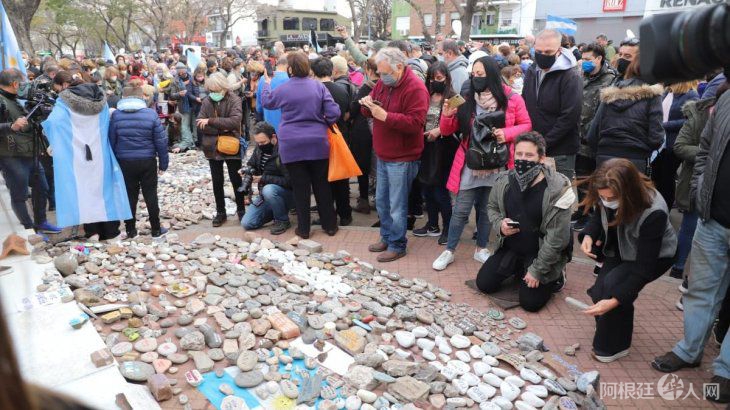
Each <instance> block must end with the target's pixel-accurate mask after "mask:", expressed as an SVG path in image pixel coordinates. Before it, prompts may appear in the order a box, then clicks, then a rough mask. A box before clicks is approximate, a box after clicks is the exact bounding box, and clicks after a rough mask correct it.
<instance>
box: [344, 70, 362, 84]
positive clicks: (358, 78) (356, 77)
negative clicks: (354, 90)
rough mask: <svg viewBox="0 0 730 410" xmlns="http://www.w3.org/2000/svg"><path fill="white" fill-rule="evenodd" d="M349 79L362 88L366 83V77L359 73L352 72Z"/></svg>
mask: <svg viewBox="0 0 730 410" xmlns="http://www.w3.org/2000/svg"><path fill="white" fill-rule="evenodd" d="M348 77H349V78H350V81H351V82H352V83H353V84H355V85H356V86H358V87H360V86H362V83H363V81H365V76H364V75H363V74H362V73H361V72H359V71H350V73H349V74H348Z"/></svg>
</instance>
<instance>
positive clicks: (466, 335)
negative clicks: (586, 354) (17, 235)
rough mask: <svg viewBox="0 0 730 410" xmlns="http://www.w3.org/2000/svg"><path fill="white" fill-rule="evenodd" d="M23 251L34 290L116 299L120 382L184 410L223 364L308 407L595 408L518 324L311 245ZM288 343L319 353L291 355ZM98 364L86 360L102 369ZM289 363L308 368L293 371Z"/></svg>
mask: <svg viewBox="0 0 730 410" xmlns="http://www.w3.org/2000/svg"><path fill="white" fill-rule="evenodd" d="M33 254H34V256H35V257H36V258H41V259H48V260H50V259H51V258H53V260H54V262H55V263H54V265H55V269H54V268H50V269H49V272H48V273H47V275H46V276H45V277H44V282H45V283H44V285H43V286H46V287H48V286H52V284H53V283H54V282H63V283H65V284H67V285H69V286H71V287H72V288H73V289H74V294H75V296H76V299H77V301H79V302H81V303H83V304H84V305H86V306H90V307H92V308H94V309H96V308H98V307H100V306H104V305H105V304H107V305H108V304H111V303H113V304H120V303H121V304H122V307H116V306H112V307H113V310H111V311H109V312H105V313H103V314H101V315H100V316H99V318H98V319H97V320H96V321H95V323H96V324H97V329H98V330H99V331H100V333H101V334H102V336H103V337H104V338H105V340H106V344H107V346H108V349H109V352H108V353H109V354H111V356H113V357H114V358H116V360H117V361H118V362H119V363H120V371H121V373H122V375H123V376H124V377H126V378H127V379H129V380H131V381H138V382H147V384H148V386H149V388H150V390H151V392H152V394H153V395H154V397H156V398H157V399H158V400H161V401H162V400H169V399H172V398H174V397H177V400H178V401H179V403H180V404H181V405H182V406H183V407H184V408H189V406H190V404H189V403H188V400H189V399H188V397H189V395H190V394H198V393H195V392H187V394H183V388H182V387H184V386H186V385H191V386H197V385H199V384H200V383H202V382H203V379H202V377H201V373H205V372H210V371H215V372H216V374H217V375H218V376H220V377H222V376H223V369H224V368H226V367H228V366H237V367H238V369H239V370H240V373H238V375H237V376H236V377H235V384H236V385H237V386H238V387H242V388H251V389H253V391H254V392H255V394H256V395H257V396H258V397H259V398H260V399H261V400H267V399H272V398H274V399H276V400H277V401H278V400H283V401H284V402H285V403H286V402H287V401H288V403H290V405H291V406H292V407H293V406H294V403H297V404H299V405H300V406H301V408H308V406H311V405H313V403H314V402H315V401H316V400H317V399H318V398H322V399H324V400H323V401H321V402H320V404H319V406H318V408H320V409H342V408H346V409H350V410H353V409H366V410H367V409H404V408H411V409H415V408H476V407H478V408H481V409H510V408H513V407H514V408H517V409H522V410H527V409H533V408H543V409H557V408H561V409H570V408H577V406H582V407H583V408H587V409H598V408H603V407H605V406H604V405H603V403H602V402H601V401H600V399H598V395H597V394H596V392H595V389H596V388H597V386H598V380H599V374H598V372H596V371H590V372H585V373H581V372H578V371H576V368H575V367H574V366H571V365H570V364H569V363H568V362H567V361H566V360H565V358H564V357H563V356H560V355H559V354H557V353H554V352H549V351H547V348H546V346H545V345H544V342H543V340H542V338H541V337H540V336H539V335H537V334H534V333H531V332H528V331H527V329H526V327H527V323H525V321H524V320H522V319H520V318H519V317H511V318H506V317H505V314H504V313H503V312H501V311H499V310H497V309H491V310H489V311H487V312H480V311H477V310H475V309H473V308H471V307H470V306H468V305H466V304H455V303H451V302H450V295H449V292H447V291H446V290H444V289H442V288H439V287H437V286H434V285H433V284H431V283H428V282H426V281H424V280H422V279H418V278H415V279H408V278H405V277H402V276H400V275H398V274H397V273H394V272H388V271H385V270H377V269H375V268H374V267H373V266H372V265H370V264H369V263H367V262H365V261H361V260H358V259H357V258H354V257H352V256H351V255H350V254H349V253H347V252H346V251H338V252H337V253H328V252H324V251H323V250H322V247H321V245H320V244H318V243H316V242H314V241H311V240H298V238H292V239H291V240H289V241H287V242H282V243H272V242H271V241H269V240H268V239H261V238H258V237H255V236H254V235H252V234H250V233H247V234H246V237H245V239H231V238H221V237H219V236H214V235H211V234H203V235H201V236H199V237H198V238H196V240H195V241H193V242H192V243H190V244H184V243H180V242H178V241H177V238H176V236H175V235H174V234H171V235H168V237H167V238H166V241H164V242H154V241H149V240H145V239H140V240H139V241H131V242H122V243H121V244H118V245H108V244H101V243H88V244H79V243H69V242H65V243H59V244H56V245H50V244H46V243H38V244H36V246H35V249H34V251H33ZM124 305H128V306H126V307H125V306H124ZM297 336H300V337H301V339H302V341H303V342H304V343H305V344H307V345H313V346H314V347H315V348H316V350H317V351H318V352H319V354H318V355H317V356H315V357H308V356H306V355H304V354H303V353H302V351H301V350H300V349H298V348H296V347H295V346H292V345H291V344H290V342H291V341H292V339H293V338H296V337H297ZM332 345H335V346H337V347H339V348H340V349H342V350H344V351H345V352H347V353H348V354H350V355H352V356H353V357H354V363H353V365H352V366H351V367H350V368H349V369H348V371H347V372H346V374H345V376H344V377H342V376H340V375H338V374H337V373H334V372H333V371H331V370H330V369H328V368H327V367H325V366H323V365H322V363H323V362H325V361H326V359H327V356H328V353H329V352H331V349H332V347H333V346H332ZM109 354H104V353H97V356H96V358H94V357H92V360H94V361H95V363H96V362H99V363H101V364H102V365H103V364H104V363H108V361H109V360H108V356H109ZM297 359H303V360H304V365H305V367H306V368H307V369H316V372H315V373H314V374H313V375H310V374H309V373H308V372H302V371H300V370H297V369H296V368H293V367H292V362H293V361H294V360H297ZM191 362H192V363H191ZM280 365H284V369H285V371H283V372H280V371H279V368H280ZM185 368H190V370H187V371H184V369H185ZM181 369H183V371H181ZM292 371H293V372H295V373H297V374H298V375H299V376H301V380H300V379H295V378H292V377H291V372H292ZM322 381H326V383H324V387H322V386H323V383H322ZM219 390H220V391H221V392H222V393H223V394H225V395H226V396H227V397H226V399H225V403H224V404H225V406H227V407H224V408H229V409H235V408H240V409H245V408H247V407H246V406H245V403H244V401H243V399H242V398H240V397H237V396H235V395H234V394H233V388H232V386H230V385H228V384H225V383H224V384H223V385H221V387H220V388H219Z"/></svg>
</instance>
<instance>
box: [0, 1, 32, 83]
mask: <svg viewBox="0 0 730 410" xmlns="http://www.w3.org/2000/svg"><path fill="white" fill-rule="evenodd" d="M0 14H2V19H3V20H2V21H3V22H2V40H3V58H2V63H3V66H2V69H3V70H5V69H8V68H17V69H18V70H20V71H21V72H22V73H23V75H27V73H26V72H25V63H24V62H23V54H21V53H20V47H18V40H17V39H16V38H15V33H14V32H13V26H11V25H10V19H8V14H7V13H6V12H5V7H3V5H2V3H0Z"/></svg>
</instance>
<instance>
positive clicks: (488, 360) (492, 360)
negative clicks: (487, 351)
mask: <svg viewBox="0 0 730 410" xmlns="http://www.w3.org/2000/svg"><path fill="white" fill-rule="evenodd" d="M482 361H483V362H484V363H486V364H488V365H490V366H492V367H496V366H499V360H497V359H496V358H495V357H494V356H490V355H486V356H484V357H482Z"/></svg>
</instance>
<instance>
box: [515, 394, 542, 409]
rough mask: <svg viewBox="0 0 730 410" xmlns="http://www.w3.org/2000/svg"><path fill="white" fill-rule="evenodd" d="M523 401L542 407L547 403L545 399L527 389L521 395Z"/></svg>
mask: <svg viewBox="0 0 730 410" xmlns="http://www.w3.org/2000/svg"><path fill="white" fill-rule="evenodd" d="M520 398H521V399H522V401H524V402H525V403H527V404H529V405H530V406H532V407H542V406H544V405H545V400H543V399H541V398H539V397H537V396H536V395H535V394H533V393H530V392H529V391H526V392H524V393H522V395H521V396H520Z"/></svg>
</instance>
